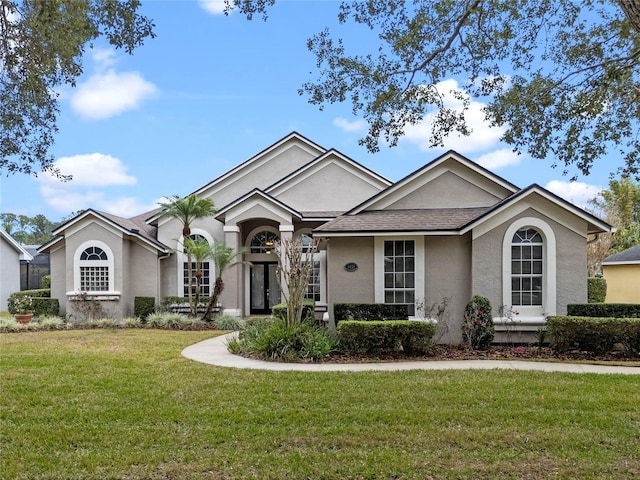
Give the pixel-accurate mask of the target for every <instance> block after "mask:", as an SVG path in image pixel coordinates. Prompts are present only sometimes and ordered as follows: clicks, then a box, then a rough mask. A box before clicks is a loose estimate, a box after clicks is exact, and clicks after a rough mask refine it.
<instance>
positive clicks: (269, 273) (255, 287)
mask: <svg viewBox="0 0 640 480" xmlns="http://www.w3.org/2000/svg"><path fill="white" fill-rule="evenodd" d="M277 268H278V264H277V263H276V262H254V263H253V264H252V266H251V286H250V288H251V314H256V313H258V314H259V313H271V307H273V306H274V305H277V304H278V303H280V286H279V285H278V277H277Z"/></svg>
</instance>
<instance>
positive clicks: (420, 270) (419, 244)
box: [373, 235, 425, 303]
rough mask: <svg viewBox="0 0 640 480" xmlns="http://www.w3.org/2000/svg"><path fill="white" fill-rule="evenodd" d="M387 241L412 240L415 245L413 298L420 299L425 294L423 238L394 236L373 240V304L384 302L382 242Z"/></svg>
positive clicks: (377, 237)
mask: <svg viewBox="0 0 640 480" xmlns="http://www.w3.org/2000/svg"><path fill="white" fill-rule="evenodd" d="M389 240H413V241H414V243H415V288H414V290H415V292H414V293H415V298H416V299H418V298H421V297H423V296H424V292H425V281H424V277H425V267H424V265H425V263H424V262H425V250H424V237H421V236H415V235H413V236H412V235H396V236H395V237H383V236H376V237H375V239H374V254H373V269H374V270H373V272H374V288H375V302H376V303H385V301H384V242H385V241H389Z"/></svg>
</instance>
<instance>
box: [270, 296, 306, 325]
mask: <svg viewBox="0 0 640 480" xmlns="http://www.w3.org/2000/svg"><path fill="white" fill-rule="evenodd" d="M271 313H272V315H273V316H274V317H276V318H281V319H283V320H286V319H287V304H286V303H278V304H277V305H274V306H273V307H271ZM315 315H316V302H314V301H313V300H304V301H303V302H302V319H301V321H303V322H310V323H311V324H314V323H315V321H316V317H315Z"/></svg>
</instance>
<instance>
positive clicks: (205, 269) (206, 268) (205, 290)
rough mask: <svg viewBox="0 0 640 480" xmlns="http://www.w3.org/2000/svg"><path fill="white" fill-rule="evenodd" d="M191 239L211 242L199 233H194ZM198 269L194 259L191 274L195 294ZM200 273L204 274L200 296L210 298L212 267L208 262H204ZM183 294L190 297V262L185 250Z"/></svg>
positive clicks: (201, 279)
mask: <svg viewBox="0 0 640 480" xmlns="http://www.w3.org/2000/svg"><path fill="white" fill-rule="evenodd" d="M189 238H191V240H194V241H198V240H204V241H205V242H209V240H208V239H207V238H206V237H205V236H204V235H200V234H199V233H192V234H191V235H190V236H189ZM196 269H197V265H196V262H195V261H194V259H192V262H191V272H192V275H193V293H194V294H195V290H196V288H197V282H196V277H195V275H196ZM200 272H201V273H202V275H201V277H200V296H201V297H209V296H210V295H211V265H210V263H209V262H208V261H206V262H202V263H201V264H200ZM182 285H183V287H182V294H183V296H184V297H188V296H189V262H188V261H187V252H186V250H184V262H183V263H182Z"/></svg>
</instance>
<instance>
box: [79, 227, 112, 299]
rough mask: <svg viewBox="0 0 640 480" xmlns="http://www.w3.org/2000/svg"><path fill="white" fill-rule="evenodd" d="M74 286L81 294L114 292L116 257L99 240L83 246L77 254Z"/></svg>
mask: <svg viewBox="0 0 640 480" xmlns="http://www.w3.org/2000/svg"><path fill="white" fill-rule="evenodd" d="M73 263H74V265H73V285H74V288H75V290H76V291H78V290H79V291H81V292H87V293H91V292H110V293H116V292H114V271H113V268H114V255H113V253H112V252H111V249H110V248H109V247H108V246H107V244H105V243H104V242H101V241H99V240H93V241H87V242H84V243H83V244H81V245H80V246H79V247H78V248H77V249H76V252H75V255H74V262H73Z"/></svg>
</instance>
